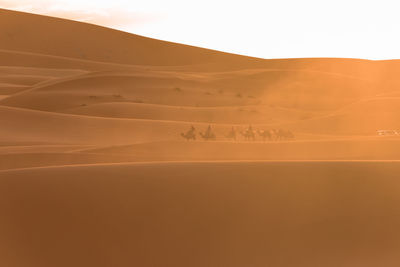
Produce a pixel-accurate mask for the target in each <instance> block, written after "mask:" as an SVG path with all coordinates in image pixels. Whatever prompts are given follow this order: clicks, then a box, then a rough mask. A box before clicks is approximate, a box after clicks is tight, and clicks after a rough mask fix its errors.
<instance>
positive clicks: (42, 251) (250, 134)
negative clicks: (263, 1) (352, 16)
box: [0, 9, 400, 267]
mask: <svg viewBox="0 0 400 267" xmlns="http://www.w3.org/2000/svg"><path fill="white" fill-rule="evenodd" d="M0 25H1V27H0V218H1V220H0V237H1V238H0V265H1V266H15V267H31V266H40V267H54V266H60V267H62V266H85V267H86V266H99V267H101V266H107V267H108V266H143V267H146V266H171V267H172V266H173V267H181V266H182V267H183V266H202V267H203V266H233V267H235V266H238V267H241V266H260V267H261V266H263V267H264V266H283V267H291V266H293V267H299V266H304V267H314V266H315V267H321V266H324V267H325V266H332V267H333V266H335V267H336V266H348V267H353V266H363V267H376V266H388V267H392V266H393V267H395V266H396V267H397V266H399V263H400V261H399V259H398V257H397V254H398V253H397V252H398V248H399V245H400V237H399V236H398V235H397V232H396V231H394V230H393V229H396V226H398V225H399V218H400V217H399V214H398V212H397V208H396V207H397V206H398V202H399V197H398V196H399V195H400V194H399V192H398V189H397V188H398V186H397V184H398V182H397V177H398V175H397V174H398V173H399V170H400V165H399V162H398V160H400V119H399V118H400V109H399V108H398V107H399V104H400V76H399V72H400V61H398V60H391V61H369V60H361V59H340V58H311V59H306V58H305V59H274V60H267V59H259V58H251V57H245V56H240V55H234V54H229V53H223V52H218V51H213V50H208V49H203V48H198V47H192V46H187V45H182V44H176V43H170V42H165V41H160V40H155V39H150V38H145V37H142V36H138V35H134V34H130V33H126V32H121V31H116V30H112V29H108V28H104V27H100V26H96V25H91V24H86V23H80V22H74V21H69V20H65V19H58V18H52V17H46V16H39V15H34V14H28V13H22V12H16V11H9V10H4V9H0ZM192 127H193V128H192ZM209 127H210V128H209ZM190 129H192V130H190ZM207 129H210V130H207ZM380 130H386V132H378V131H380ZM382 133H384V134H383V135H382ZM191 138H192V139H191ZM193 138H194V139H195V140H193ZM186 139H188V140H186Z"/></svg>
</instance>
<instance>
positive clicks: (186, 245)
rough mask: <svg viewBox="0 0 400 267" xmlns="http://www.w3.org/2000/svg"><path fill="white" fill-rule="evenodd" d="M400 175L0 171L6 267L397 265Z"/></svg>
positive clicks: (320, 170)
mask: <svg viewBox="0 0 400 267" xmlns="http://www.w3.org/2000/svg"><path fill="white" fill-rule="evenodd" d="M399 171H400V169H399V164H398V163H396V162H375V163H374V162H347V163H346V162H294V163H293V162H292V163H287V162H286V163H284V162H282V163H277V162H275V163H274V162H271V163H251V162H247V163H246V162H244V163H238V162H232V163H229V162H226V163H169V164H134V165H97V166H78V167H57V168H39V169H25V170H18V171H6V172H0V175H1V177H2V179H0V210H1V217H2V218H3V219H2V223H1V224H0V233H1V236H2V242H0V248H1V249H0V253H1V261H2V263H3V264H4V265H7V266H32V265H35V266H36V265H37V266H43V267H47V266H60V267H62V266H72V265H73V266H110V265H118V266H130V265H140V266H144V267H146V266H212V265H216V266H247V265H251V266H260V267H261V266H268V265H271V266H304V267H306V266H307V267H313V266H318V267H319V266H370V267H375V266H389V267H392V266H393V267H394V266H398V264H399V260H398V257H397V254H398V253H397V252H398V246H399V241H400V237H399V235H398V234H397V232H396V231H393V229H396V227H397V225H398V224H399V218H400V217H399V214H398V209H397V206H398V202H399V201H400V199H399V194H398V189H397V184H398V182H397V173H398V172H399ZM333 173H334V174H335V175H333ZM366 174H368V175H366ZM49 200H51V201H49ZM20 255H24V256H23V257H21V256H20ZM67 255H68V256H67Z"/></svg>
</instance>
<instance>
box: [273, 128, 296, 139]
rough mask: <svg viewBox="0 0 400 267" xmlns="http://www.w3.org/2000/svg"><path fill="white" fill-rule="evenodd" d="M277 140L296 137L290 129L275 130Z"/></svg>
mask: <svg viewBox="0 0 400 267" xmlns="http://www.w3.org/2000/svg"><path fill="white" fill-rule="evenodd" d="M274 133H275V138H276V140H277V141H281V140H290V139H294V134H293V133H292V132H291V131H289V130H282V129H279V130H274Z"/></svg>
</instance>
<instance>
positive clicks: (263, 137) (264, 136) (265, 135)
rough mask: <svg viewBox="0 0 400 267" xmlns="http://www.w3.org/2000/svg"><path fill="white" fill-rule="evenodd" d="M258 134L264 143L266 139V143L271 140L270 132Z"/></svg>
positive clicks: (260, 131)
mask: <svg viewBox="0 0 400 267" xmlns="http://www.w3.org/2000/svg"><path fill="white" fill-rule="evenodd" d="M258 134H259V135H260V136H261V137H262V139H263V141H264V142H265V141H266V140H267V139H268V141H271V140H272V132H271V131H270V130H258Z"/></svg>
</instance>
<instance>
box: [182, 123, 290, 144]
mask: <svg viewBox="0 0 400 267" xmlns="http://www.w3.org/2000/svg"><path fill="white" fill-rule="evenodd" d="M238 133H239V134H240V135H241V136H243V137H244V139H245V140H246V141H256V136H257V134H258V135H259V136H260V137H261V139H262V140H263V141H264V142H265V141H282V140H292V139H294V138H295V137H294V134H293V133H292V132H291V131H290V130H282V129H271V130H253V127H252V126H251V125H249V127H247V128H246V129H245V130H244V131H238V130H236V129H235V127H232V128H231V130H230V131H229V132H228V133H227V134H226V135H225V137H226V138H228V139H230V140H234V141H236V140H237V139H238ZM199 135H200V137H201V138H203V139H204V140H205V141H215V140H217V136H216V135H215V133H214V132H213V130H212V129H211V126H210V125H209V126H208V127H207V130H206V131H205V132H199ZM181 136H182V137H183V138H184V139H186V140H187V141H190V140H193V141H195V140H196V128H194V126H193V125H192V126H191V127H190V129H189V130H188V131H187V132H185V133H181Z"/></svg>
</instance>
